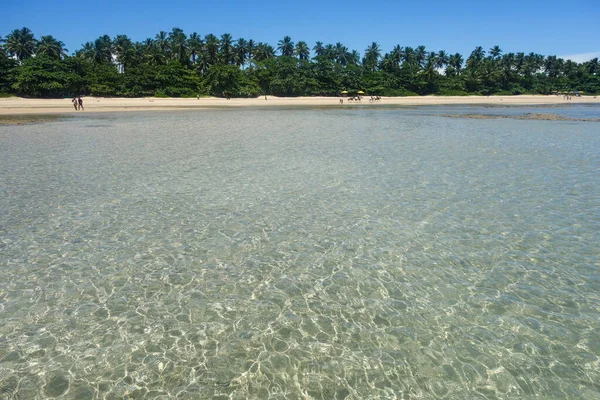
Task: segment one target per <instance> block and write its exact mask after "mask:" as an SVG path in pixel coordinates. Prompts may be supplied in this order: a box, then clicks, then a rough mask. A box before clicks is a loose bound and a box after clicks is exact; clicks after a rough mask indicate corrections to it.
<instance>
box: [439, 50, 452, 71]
mask: <svg viewBox="0 0 600 400" xmlns="http://www.w3.org/2000/svg"><path fill="white" fill-rule="evenodd" d="M449 60H450V59H449V57H448V54H446V52H445V51H444V50H440V51H439V52H438V54H437V56H436V63H435V66H436V68H444V66H445V65H448V61H449Z"/></svg>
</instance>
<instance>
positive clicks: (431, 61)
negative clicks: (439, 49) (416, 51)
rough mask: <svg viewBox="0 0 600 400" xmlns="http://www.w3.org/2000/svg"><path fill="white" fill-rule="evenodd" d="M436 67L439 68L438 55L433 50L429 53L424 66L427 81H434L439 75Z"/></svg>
mask: <svg viewBox="0 0 600 400" xmlns="http://www.w3.org/2000/svg"><path fill="white" fill-rule="evenodd" d="M436 68H438V56H437V53H436V52H435V51H432V52H430V53H429V54H428V55H427V61H426V62H425V66H424V68H423V73H424V74H425V76H426V77H427V82H429V83H432V82H433V81H434V80H435V78H436V77H437V76H438V75H439V74H438V72H437V69H436Z"/></svg>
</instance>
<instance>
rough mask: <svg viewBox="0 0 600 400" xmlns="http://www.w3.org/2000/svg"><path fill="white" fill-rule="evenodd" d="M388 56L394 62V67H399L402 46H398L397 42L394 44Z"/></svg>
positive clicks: (402, 52) (402, 53) (402, 54)
mask: <svg viewBox="0 0 600 400" xmlns="http://www.w3.org/2000/svg"><path fill="white" fill-rule="evenodd" d="M390 56H391V58H392V63H393V64H394V67H395V68H400V64H402V57H403V56H404V50H403V49H402V46H400V45H399V44H397V45H395V46H394V48H393V49H392V52H391V54H390Z"/></svg>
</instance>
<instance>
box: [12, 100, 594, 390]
mask: <svg viewBox="0 0 600 400" xmlns="http://www.w3.org/2000/svg"><path fill="white" fill-rule="evenodd" d="M437 110H438V111H435V112H439V113H443V114H447V113H448V107H445V108H444V109H437ZM482 110H483V108H472V107H459V108H450V111H451V112H459V113H463V112H464V113H485V112H482ZM502 110H503V109H495V111H494V112H500V113H502V112H506V113H512V112H518V113H522V112H530V111H529V109H525V108H523V109H515V108H510V109H506V110H505V111H502ZM515 110H517V111H515ZM435 112H433V114H435ZM534 112H553V113H557V110H556V109H553V110H547V111H545V110H544V111H539V109H538V110H537V111H534ZM558 112H560V113H562V114H563V115H567V116H570V115H575V116H577V115H581V114H582V113H583V114H585V115H586V117H589V116H590V114H591V117H598V116H599V115H600V108H598V107H596V108H593V107H592V108H586V109H585V110H584V111H583V112H582V111H581V109H579V108H561V109H560V110H559V111H558ZM420 114H421V115H420ZM424 114H432V108H429V107H425V108H420V109H416V110H415V109H366V108H365V109H352V110H343V109H339V110H337V109H332V110H286V111H268V110H235V111H231V110H211V111H187V112H169V113H160V112H153V113H124V114H116V115H113V116H108V115H94V114H86V115H85V116H81V115H80V116H78V117H77V118H74V119H70V120H65V121H61V122H55V123H47V124H38V125H30V126H19V127H0V319H1V321H0V322H1V324H0V397H2V396H4V397H7V398H19V399H32V398H47V397H56V396H63V397H62V398H68V399H71V398H72V399H86V398H90V399H91V398H98V399H104V398H106V399H112V398H124V397H125V398H134V397H136V396H137V397H141V396H145V397H147V398H165V399H167V398H176V397H177V398H190V399H195V398H234V399H243V398H261V399H262V398H273V399H293V398H316V399H321V398H322V399H336V398H337V399H343V398H348V399H365V398H399V399H409V398H410V399H419V398H424V399H430V398H444V399H464V398H470V399H477V398H481V399H484V398H487V399H494V398H498V399H505V398H531V397H535V396H540V397H542V398H585V399H592V398H600V384H599V383H598V382H600V360H599V357H600V277H599V276H600V275H599V274H598V270H599V267H600V250H599V248H600V246H598V244H599V243H600V184H599V183H600V182H599V176H600V175H599V171H600V123H594V122H562V121H561V122H557V121H520V120H510V119H496V120H469V119H452V118H444V117H440V116H435V115H424ZM511 115H512V114H511Z"/></svg>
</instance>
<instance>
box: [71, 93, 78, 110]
mask: <svg viewBox="0 0 600 400" xmlns="http://www.w3.org/2000/svg"><path fill="white" fill-rule="evenodd" d="M71 103H73V107H75V111H77V97H75V96H73V100H71Z"/></svg>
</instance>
